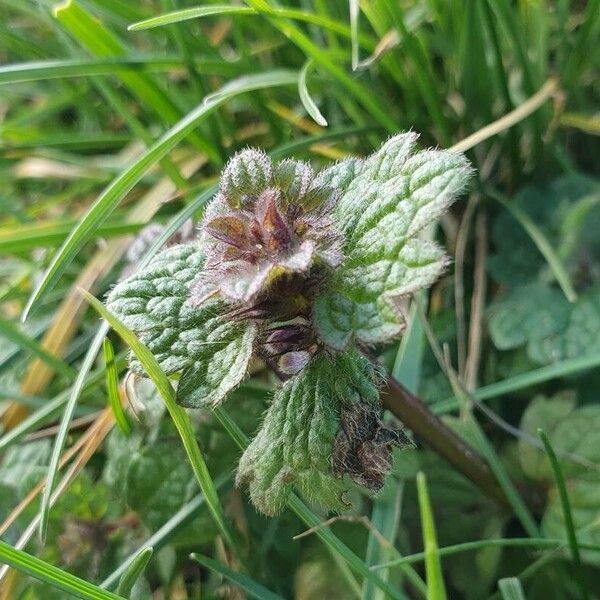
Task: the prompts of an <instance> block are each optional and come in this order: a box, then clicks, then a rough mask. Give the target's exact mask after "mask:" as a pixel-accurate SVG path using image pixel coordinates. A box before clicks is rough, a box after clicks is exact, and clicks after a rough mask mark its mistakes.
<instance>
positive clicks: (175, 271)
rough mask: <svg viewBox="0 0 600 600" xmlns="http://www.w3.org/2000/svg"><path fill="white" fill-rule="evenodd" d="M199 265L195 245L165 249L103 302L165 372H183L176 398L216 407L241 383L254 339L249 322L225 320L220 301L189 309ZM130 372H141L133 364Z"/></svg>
mask: <svg viewBox="0 0 600 600" xmlns="http://www.w3.org/2000/svg"><path fill="white" fill-rule="evenodd" d="M203 264H204V256H203V254H202V252H201V251H200V250H199V249H198V247H197V246H196V245H195V244H182V245H178V246H173V247H171V248H167V249H166V250H164V251H163V252H161V253H159V254H158V255H157V256H156V257H155V258H154V259H153V260H152V261H151V262H150V263H149V265H148V266H147V267H146V268H144V269H141V270H140V271H138V272H136V273H134V274H133V275H132V276H131V277H129V278H128V279H126V280H125V281H123V282H121V283H119V284H118V285H117V286H116V287H115V288H114V289H113V291H112V292H111V293H110V295H109V297H108V300H107V306H108V308H109V310H110V311H111V312H113V313H114V314H115V315H116V316H117V318H119V319H120V320H121V321H122V322H123V323H124V324H125V325H126V326H127V327H129V328H130V329H131V330H133V331H134V332H135V333H136V335H137V336H138V337H139V338H140V340H141V341H142V342H143V343H144V344H146V345H147V346H148V348H149V349H150V350H151V351H152V353H153V354H154V355H155V356H156V358H157V360H158V362H159V364H160V366H161V368H162V369H163V370H164V371H165V373H167V374H172V373H175V372H178V371H183V375H182V378H181V381H180V388H179V389H178V394H177V399H178V401H179V402H180V403H181V404H184V405H185V406H194V407H198V406H201V405H204V404H215V403H217V402H219V401H220V400H222V399H223V397H224V396H225V395H226V394H227V392H228V391H230V390H231V389H233V388H234V387H235V386H236V385H237V384H239V383H240V381H241V380H242V378H243V377H244V375H245V373H246V367H247V364H248V361H249V360H250V354H251V350H252V341H253V339H254V335H255V326H254V325H253V324H252V323H250V322H245V323H240V322H235V321H231V320H228V319H227V318H226V317H224V316H223V315H222V310H223V303H222V302H221V301H220V300H210V301H207V302H205V303H204V304H202V305H201V306H193V305H192V303H191V301H190V299H189V290H190V287H191V286H192V284H193V283H194V282H195V280H196V279H197V278H198V275H199V274H200V270H201V269H202V266H203ZM132 369H133V370H134V371H136V372H138V373H141V372H143V371H142V368H141V365H139V363H138V362H137V361H135V360H132Z"/></svg>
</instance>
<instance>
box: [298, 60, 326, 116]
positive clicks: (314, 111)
mask: <svg viewBox="0 0 600 600" xmlns="http://www.w3.org/2000/svg"><path fill="white" fill-rule="evenodd" d="M313 64H314V63H313V61H312V60H307V61H306V63H305V64H304V66H303V67H302V70H301V71H300V76H299V77H298V95H299V96H300V100H301V101H302V104H303V105H304V108H305V109H306V112H307V113H308V114H309V115H310V116H311V117H312V118H313V120H314V121H315V123H317V124H318V125H320V126H321V127H327V120H326V119H325V117H324V116H323V115H322V114H321V111H320V110H319V107H318V106H317V105H316V103H315V101H314V100H313V99H312V97H311V95H310V92H309V91H308V87H307V85H306V77H307V75H308V72H309V71H310V69H311V68H312V66H313Z"/></svg>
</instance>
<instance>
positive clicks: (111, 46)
mask: <svg viewBox="0 0 600 600" xmlns="http://www.w3.org/2000/svg"><path fill="white" fill-rule="evenodd" d="M54 16H55V17H56V19H57V20H58V21H59V22H60V23H61V25H62V26H63V27H64V28H65V29H66V30H67V31H68V32H69V33H70V34H71V35H72V36H73V37H74V38H75V39H76V40H77V42H78V43H79V44H81V45H82V46H83V47H84V48H86V49H87V50H88V51H89V52H90V53H91V54H93V55H94V56H96V57H98V58H103V57H115V56H124V55H126V54H127V53H128V49H127V48H126V46H125V45H124V44H123V43H122V42H121V41H120V40H119V39H118V38H117V37H116V36H115V35H114V34H113V33H112V32H111V31H110V30H109V29H107V28H106V27H105V26H104V25H103V24H102V22H101V21H99V20H98V19H97V18H95V17H94V15H92V14H91V13H89V12H88V11H87V10H86V9H84V8H83V7H82V6H80V5H79V4H78V3H77V2H76V1H75V0H66V1H65V2H64V3H63V4H60V5H58V6H56V7H55V8H54ZM120 78H121V80H122V81H123V83H124V84H125V85H126V86H127V88H129V90H130V91H131V92H132V93H133V94H134V95H135V96H136V97H137V98H138V100H139V101H140V102H141V104H142V106H147V107H149V108H151V109H152V111H153V112H154V113H155V114H156V115H157V116H158V117H159V118H160V119H161V120H164V121H165V122H167V123H168V124H170V125H171V124H173V123H176V122H177V121H179V120H180V119H181V116H182V114H181V111H180V110H179V108H178V106H177V105H176V104H175V103H174V102H173V101H172V100H171V98H170V97H169V96H168V95H167V94H166V93H165V92H164V91H163V90H162V88H161V87H160V86H159V85H158V84H156V83H155V81H154V79H153V78H152V77H151V76H150V75H148V74H147V73H143V72H135V71H133V72H131V71H130V72H122V73H121V74H120ZM189 139H190V141H191V142H192V143H193V144H194V145H195V146H196V148H197V149H198V150H199V151H200V152H204V153H206V155H207V156H208V157H209V158H210V159H211V161H213V162H215V163H216V164H221V158H220V154H219V151H218V150H217V149H216V148H215V147H214V146H213V145H212V144H211V143H209V142H208V141H207V140H206V139H205V138H204V137H203V136H202V135H200V134H199V133H198V132H197V131H191V132H190V133H189Z"/></svg>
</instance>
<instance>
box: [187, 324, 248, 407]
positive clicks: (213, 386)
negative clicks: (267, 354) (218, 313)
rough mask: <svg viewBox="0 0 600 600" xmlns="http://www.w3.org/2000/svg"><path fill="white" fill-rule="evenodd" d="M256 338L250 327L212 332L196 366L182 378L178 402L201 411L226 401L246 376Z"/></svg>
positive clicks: (223, 326)
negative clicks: (201, 408) (203, 408)
mask: <svg viewBox="0 0 600 600" xmlns="http://www.w3.org/2000/svg"><path fill="white" fill-rule="evenodd" d="M255 335H256V327H255V325H253V324H251V323H250V324H248V323H239V322H232V323H222V324H221V325H220V326H219V327H217V328H216V329H214V330H212V331H210V332H209V333H208V335H207V337H206V338H204V339H203V341H202V342H201V343H202V344H205V345H204V346H203V347H202V348H199V350H198V352H197V353H195V355H194V358H195V361H194V364H193V365H191V366H190V367H188V368H187V369H186V370H185V371H184V372H183V373H182V375H181V379H180V380H179V385H178V386H177V402H178V403H179V404H181V405H182V406H187V407H188V408H199V407H201V406H209V405H215V404H218V403H219V402H220V401H221V400H223V398H224V397H225V396H226V395H227V393H228V392H229V391H231V390H232V389H233V388H235V387H236V386H237V385H238V384H239V383H240V382H241V381H242V379H243V378H244V375H245V374H246V369H247V367H248V363H249V362H250V357H251V355H252V343H253V341H254V337H255ZM213 340H214V341H213Z"/></svg>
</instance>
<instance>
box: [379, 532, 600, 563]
mask: <svg viewBox="0 0 600 600" xmlns="http://www.w3.org/2000/svg"><path fill="white" fill-rule="evenodd" d="M566 546H567V543H566V542H565V541H564V540H559V539H550V538H493V539H488V540H475V541H473V542H462V543H461V544H453V545H452V546H444V547H443V548H439V550H438V553H439V555H440V556H454V555H455V554H461V553H463V552H472V551H473V550H481V549H482V548H491V547H499V548H513V547H514V548H550V549H553V550H559V549H561V548H565V547H566ZM579 546H580V547H581V548H582V549H585V550H591V551H592V552H600V545H598V544H588V543H581V544H579ZM424 560H425V552H416V553H415V554H410V555H408V556H402V557H401V558H395V559H394V560H390V561H389V562H387V563H383V564H381V565H374V566H373V567H372V568H373V569H374V570H379V569H389V568H391V567H397V566H400V565H410V564H413V563H418V562H422V561H424Z"/></svg>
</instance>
